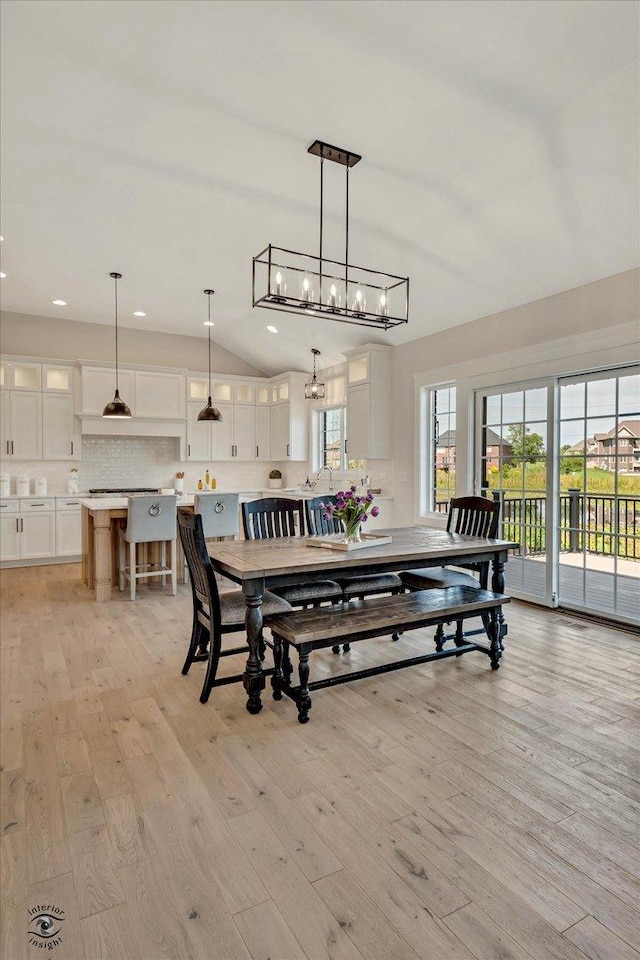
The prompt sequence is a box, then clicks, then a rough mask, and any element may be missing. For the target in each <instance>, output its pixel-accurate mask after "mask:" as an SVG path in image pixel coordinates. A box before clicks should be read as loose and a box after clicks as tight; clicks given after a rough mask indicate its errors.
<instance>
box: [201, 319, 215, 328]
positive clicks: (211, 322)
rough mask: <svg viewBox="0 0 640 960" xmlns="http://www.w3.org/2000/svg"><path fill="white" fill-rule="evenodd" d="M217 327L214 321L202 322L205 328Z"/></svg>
mask: <svg viewBox="0 0 640 960" xmlns="http://www.w3.org/2000/svg"><path fill="white" fill-rule="evenodd" d="M215 325H216V324H215V321H214V320H203V321H202V326H203V327H215Z"/></svg>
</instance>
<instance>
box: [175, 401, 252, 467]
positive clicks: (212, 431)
mask: <svg viewBox="0 0 640 960" xmlns="http://www.w3.org/2000/svg"><path fill="white" fill-rule="evenodd" d="M205 402H206V401H205ZM213 402H214V405H215V406H216V407H217V408H218V410H219V411H220V413H221V414H222V420H208V421H207V420H205V421H198V413H199V412H200V410H201V409H202V407H203V405H204V404H203V403H202V402H201V401H200V400H191V401H189V403H188V404H187V411H188V421H187V459H188V460H198V461H201V462H207V463H220V462H226V461H231V460H255V459H256V412H255V406H254V405H253V404H246V405H244V404H238V405H236V404H233V403H220V402H219V401H218V402H216V401H215V400H214V401H213ZM267 412H268V411H267Z"/></svg>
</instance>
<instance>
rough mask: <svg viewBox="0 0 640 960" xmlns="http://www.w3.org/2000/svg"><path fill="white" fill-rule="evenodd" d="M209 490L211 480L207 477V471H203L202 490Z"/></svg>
mask: <svg viewBox="0 0 640 960" xmlns="http://www.w3.org/2000/svg"><path fill="white" fill-rule="evenodd" d="M210 488H211V478H210V476H209V471H208V470H205V472H204V489H205V490H209V489H210Z"/></svg>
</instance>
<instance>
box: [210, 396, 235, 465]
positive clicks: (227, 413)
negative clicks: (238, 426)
mask: <svg viewBox="0 0 640 960" xmlns="http://www.w3.org/2000/svg"><path fill="white" fill-rule="evenodd" d="M213 405H214V407H216V408H217V409H218V410H219V411H220V413H221V414H222V420H214V421H213V423H211V424H210V431H211V457H212V459H213V461H214V462H216V463H219V462H220V461H221V460H233V450H234V448H233V404H231V403H220V402H219V401H218V402H216V401H215V400H214V401H213Z"/></svg>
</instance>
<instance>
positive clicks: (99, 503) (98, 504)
mask: <svg viewBox="0 0 640 960" xmlns="http://www.w3.org/2000/svg"><path fill="white" fill-rule="evenodd" d="M200 492H202V493H212V494H216V493H219V494H223V493H239V494H240V497H241V498H242V497H244V498H246V497H259V496H268V497H280V496H282V497H285V498H286V497H290V498H291V499H296V500H309V499H310V498H311V497H321V496H323V495H325V494H326V495H327V496H329V493H328V491H327V490H323V491H320V492H319V493H316V492H315V491H314V490H298V489H295V490H285V489H284V488H283V489H281V490H239V491H238V490H203V491H198V493H200ZM193 498H194V494H193V493H185V494H184V495H183V496H181V497H178V506H179V507H190V506H192V505H193ZM63 499H66V497H65V498H63ZM78 499H79V500H80V503H81V504H82V506H83V507H88V508H89V509H90V510H123V509H125V508H126V507H127V506H128V504H129V500H128V498H127V497H79V498H78ZM378 500H393V497H392V496H390V495H389V494H384V493H382V494H378V493H376V494H374V502H375V501H378Z"/></svg>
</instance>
